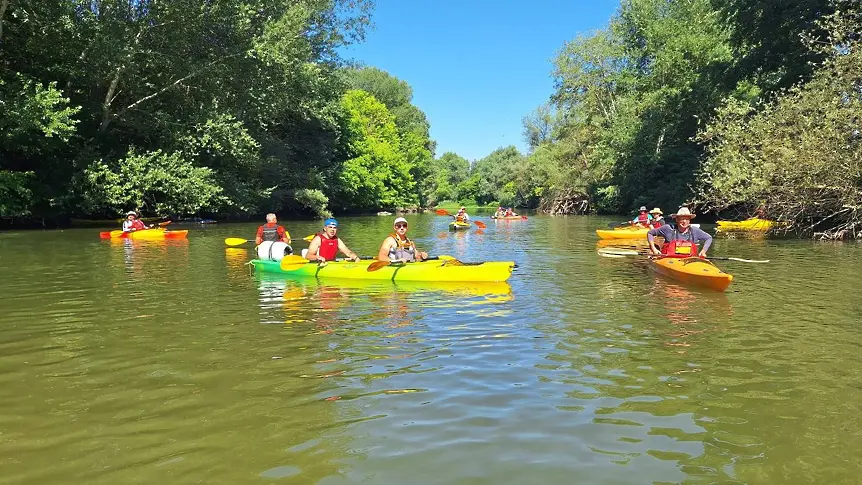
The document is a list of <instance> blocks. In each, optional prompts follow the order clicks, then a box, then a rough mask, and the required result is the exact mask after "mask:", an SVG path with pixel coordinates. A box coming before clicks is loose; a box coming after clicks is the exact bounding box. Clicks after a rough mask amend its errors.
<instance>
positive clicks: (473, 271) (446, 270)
mask: <svg viewBox="0 0 862 485" xmlns="http://www.w3.org/2000/svg"><path fill="white" fill-rule="evenodd" d="M374 262H375V261H374V260H361V261H359V262H353V261H330V262H327V263H325V264H323V265H320V264H318V263H317V262H309V263H307V264H299V265H291V266H290V268H291V269H289V270H288V271H285V270H283V269H281V264H280V263H279V262H278V261H269V260H263V259H253V260H252V261H251V265H252V266H254V269H255V270H256V271H263V272H266V273H279V274H285V275H292V276H307V277H316V278H336V279H338V278H342V279H356V280H387V281H433V282H462V281H486V282H495V281H506V280H507V279H509V277H510V276H512V270H513V269H514V267H515V263H514V262H513V261H491V262H486V263H461V265H459V264H457V263H456V262H453V261H445V260H431V261H423V262H417V263H407V264H400V265H390V266H384V267H383V268H380V269H379V270H377V271H368V266H369V265H370V264H371V263H374Z"/></svg>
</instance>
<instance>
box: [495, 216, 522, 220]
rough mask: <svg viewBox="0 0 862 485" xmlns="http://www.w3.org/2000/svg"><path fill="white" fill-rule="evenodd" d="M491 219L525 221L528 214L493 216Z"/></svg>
mask: <svg viewBox="0 0 862 485" xmlns="http://www.w3.org/2000/svg"><path fill="white" fill-rule="evenodd" d="M491 219H496V220H498V221H525V220H527V216H504V217H494V216H491Z"/></svg>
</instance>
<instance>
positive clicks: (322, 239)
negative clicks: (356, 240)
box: [305, 217, 359, 263]
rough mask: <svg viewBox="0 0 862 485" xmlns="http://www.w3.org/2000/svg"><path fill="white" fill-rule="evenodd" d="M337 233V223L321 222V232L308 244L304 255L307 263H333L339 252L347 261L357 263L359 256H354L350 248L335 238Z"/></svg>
mask: <svg viewBox="0 0 862 485" xmlns="http://www.w3.org/2000/svg"><path fill="white" fill-rule="evenodd" d="M336 232H338V221H336V220H335V219H333V218H331V217H330V218H329V219H327V220H325V221H323V232H321V233H320V234H317V235H316V236H314V239H312V240H311V242H310V243H308V252H306V253H305V259H307V260H309V261H320V262H321V263H322V262H324V261H333V260H335V257H336V256H337V255H338V252H339V251H341V253H342V254H344V255H345V256H347V259H352V260H353V261H359V256H357V255H356V253H354V252H353V251H351V250H350V248H348V247H347V245H346V244H344V241H342V240H341V239H339V238H338V236H336Z"/></svg>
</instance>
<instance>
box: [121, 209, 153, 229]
mask: <svg viewBox="0 0 862 485" xmlns="http://www.w3.org/2000/svg"><path fill="white" fill-rule="evenodd" d="M150 227H153V226H152V225H151V226H150ZM144 229H147V225H146V224H144V223H143V221H141V220H140V219H138V214H137V213H135V211H129V212H127V213H126V220H125V221H123V232H135V231H142V230H144Z"/></svg>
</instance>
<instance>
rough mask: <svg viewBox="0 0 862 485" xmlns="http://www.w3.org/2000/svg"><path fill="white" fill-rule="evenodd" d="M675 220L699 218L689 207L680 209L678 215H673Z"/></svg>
mask: <svg viewBox="0 0 862 485" xmlns="http://www.w3.org/2000/svg"><path fill="white" fill-rule="evenodd" d="M673 217H674V218H678V217H688V218H689V219H694V218H695V217H697V215H696V214H693V213H692V212H691V211H690V210H688V207H680V208H679V210H678V211H677V213H676V214H674V215H673Z"/></svg>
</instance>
